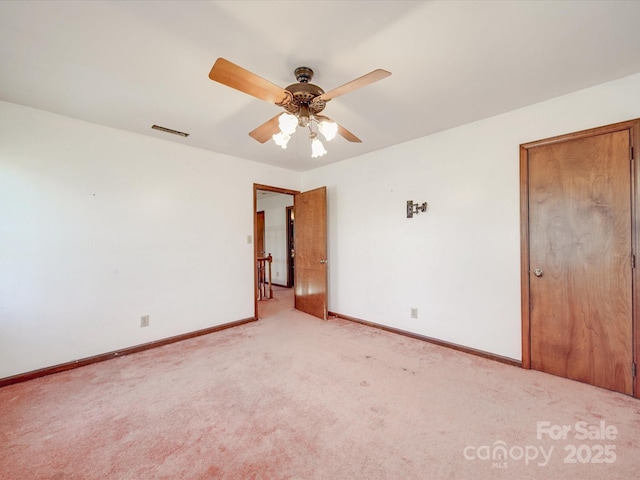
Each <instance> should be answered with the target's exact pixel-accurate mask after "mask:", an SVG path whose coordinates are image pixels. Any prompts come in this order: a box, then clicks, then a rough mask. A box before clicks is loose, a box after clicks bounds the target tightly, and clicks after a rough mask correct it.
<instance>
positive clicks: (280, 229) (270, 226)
mask: <svg viewBox="0 0 640 480" xmlns="http://www.w3.org/2000/svg"><path fill="white" fill-rule="evenodd" d="M292 205H293V195H286V194H276V195H272V196H269V197H267V198H264V199H262V200H259V201H258V202H257V211H258V212H260V211H264V247H265V252H266V253H265V254H266V255H268V254H269V253H271V255H272V257H273V261H272V263H271V279H272V281H273V283H274V284H278V285H284V286H286V285H287V217H286V213H287V211H286V209H287V207H291V206H292Z"/></svg>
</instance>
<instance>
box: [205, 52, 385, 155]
mask: <svg viewBox="0 0 640 480" xmlns="http://www.w3.org/2000/svg"><path fill="white" fill-rule="evenodd" d="M294 75H295V77H296V80H297V81H298V83H294V84H292V85H289V86H288V87H286V88H281V87H279V86H278V85H275V84H274V83H271V82H270V81H268V80H265V79H264V78H262V77H259V76H258V75H256V74H254V73H251V72H250V71H249V70H245V69H244V68H242V67H240V66H238V65H236V64H234V63H232V62H230V61H229V60H225V59H224V58H218V59H217V60H216V62H215V63H214V64H213V68H211V72H209V78H210V79H211V80H214V81H216V82H219V83H222V84H223V85H226V86H228V87H231V88H235V89H236V90H239V91H241V92H244V93H246V94H248V95H251V96H254V97H256V98H259V99H260V100H264V101H265V102H269V103H273V104H275V105H277V106H279V107H283V108H284V110H285V112H284V113H279V114H278V115H276V116H275V117H273V118H272V119H270V120H267V121H266V122H265V123H263V124H262V125H260V126H259V127H258V128H256V129H255V130H253V131H251V132H249V135H250V136H251V137H253V138H254V139H255V140H257V141H258V142H260V143H265V142H266V141H268V140H269V139H273V140H274V142H275V143H276V144H277V145H279V146H281V147H282V148H286V147H287V142H288V141H289V138H290V136H291V134H292V133H293V132H295V130H296V128H297V127H298V126H300V127H304V128H308V129H309V137H310V138H311V140H312V143H311V149H312V155H311V156H312V157H319V156H322V155H324V154H325V153H327V152H326V150H325V149H324V146H323V145H322V142H320V140H319V139H318V136H317V132H316V131H314V129H313V128H312V125H313V124H315V125H316V130H317V131H319V132H320V133H322V134H323V136H324V137H325V138H326V139H327V141H329V140H331V139H332V138H333V137H335V135H336V133H339V134H340V135H341V136H342V137H344V138H345V139H347V140H348V141H350V142H361V140H360V139H359V138H358V137H356V136H355V135H354V134H353V133H351V132H350V131H349V130H347V129H346V128H344V127H343V126H341V125H339V124H338V123H336V122H334V121H333V120H331V119H330V118H329V117H326V116H324V115H320V113H321V112H322V111H323V110H324V108H325V106H326V103H327V102H328V101H330V100H331V99H333V98H336V97H339V96H340V95H344V94H345V93H349V92H351V91H353V90H356V89H358V88H361V87H364V86H366V85H369V84H371V83H374V82H377V81H378V80H382V79H383V78H386V77H388V76H389V75H391V72H387V71H386V70H382V69H377V70H374V71H372V72H370V73H367V74H366V75H363V76H362V77H359V78H356V79H355V80H352V81H350V82H348V83H345V84H344V85H342V86H340V87H338V88H334V89H333V90H330V91H328V92H325V91H324V90H322V89H321V88H320V87H318V86H317V85H314V84H312V83H309V82H310V81H311V79H312V78H313V70H312V69H310V68H309V67H298V68H296V69H295V71H294Z"/></svg>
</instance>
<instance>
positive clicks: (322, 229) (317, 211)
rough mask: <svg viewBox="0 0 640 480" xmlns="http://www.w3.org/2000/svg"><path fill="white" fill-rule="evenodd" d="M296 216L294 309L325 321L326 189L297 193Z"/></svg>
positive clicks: (294, 204) (295, 199) (294, 203)
mask: <svg viewBox="0 0 640 480" xmlns="http://www.w3.org/2000/svg"><path fill="white" fill-rule="evenodd" d="M293 208H294V215H295V225H296V226H295V232H294V237H295V240H294V244H295V262H296V263H295V269H296V273H295V282H294V283H295V308H296V309H298V310H302V311H303V312H306V313H308V314H310V315H313V316H316V317H318V318H322V319H326V318H327V189H326V187H321V188H317V189H315V190H311V191H309V192H303V193H298V194H296V195H295V196H294V201H293Z"/></svg>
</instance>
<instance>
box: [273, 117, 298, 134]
mask: <svg viewBox="0 0 640 480" xmlns="http://www.w3.org/2000/svg"><path fill="white" fill-rule="evenodd" d="M278 125H279V126H280V130H281V131H282V133H284V134H285V135H291V134H292V133H293V132H295V131H296V128H298V117H296V116H295V115H291V114H290V113H283V114H282V115H280V118H279V119H278Z"/></svg>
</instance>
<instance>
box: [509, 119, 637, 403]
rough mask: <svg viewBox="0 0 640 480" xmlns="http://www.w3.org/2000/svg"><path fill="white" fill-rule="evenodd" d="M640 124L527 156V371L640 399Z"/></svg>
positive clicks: (578, 137)
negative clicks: (637, 157) (639, 253)
mask: <svg viewBox="0 0 640 480" xmlns="http://www.w3.org/2000/svg"><path fill="white" fill-rule="evenodd" d="M639 135H640V121H632V122H623V123H620V124H615V125H610V126H607V127H601V128H597V129H591V130H587V131H583V132H577V133H573V134H569V135H563V136H560V137H554V138H551V139H547V140H541V141H538V142H531V143H528V144H523V145H521V147H520V175H521V178H520V182H521V185H520V186H521V230H522V236H521V238H522V352H523V358H522V363H523V367H525V368H532V369H535V370H540V371H543V372H546V373H550V374H553V375H558V376H562V377H566V378H569V379H572V380H577V381H580V382H584V383H589V384H592V385H596V386H599V387H602V388H606V389H609V390H614V391H617V392H621V393H625V394H627V395H634V396H638V385H637V377H636V375H635V365H636V364H637V355H638V348H637V347H638V333H637V328H636V319H637V315H636V308H637V301H636V299H637V285H638V284H637V279H636V278H635V277H636V272H635V252H636V250H637V248H636V247H637V245H636V244H637V239H638V232H637V231H636V229H637V228H638V227H637V225H638V222H636V221H635V219H636V218H637V216H638V213H637V212H638V208H637V204H638V200H637V191H638V174H637V168H636V167H635V165H634V163H635V162H634V159H633V147H634V144H635V145H638V140H639Z"/></svg>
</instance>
